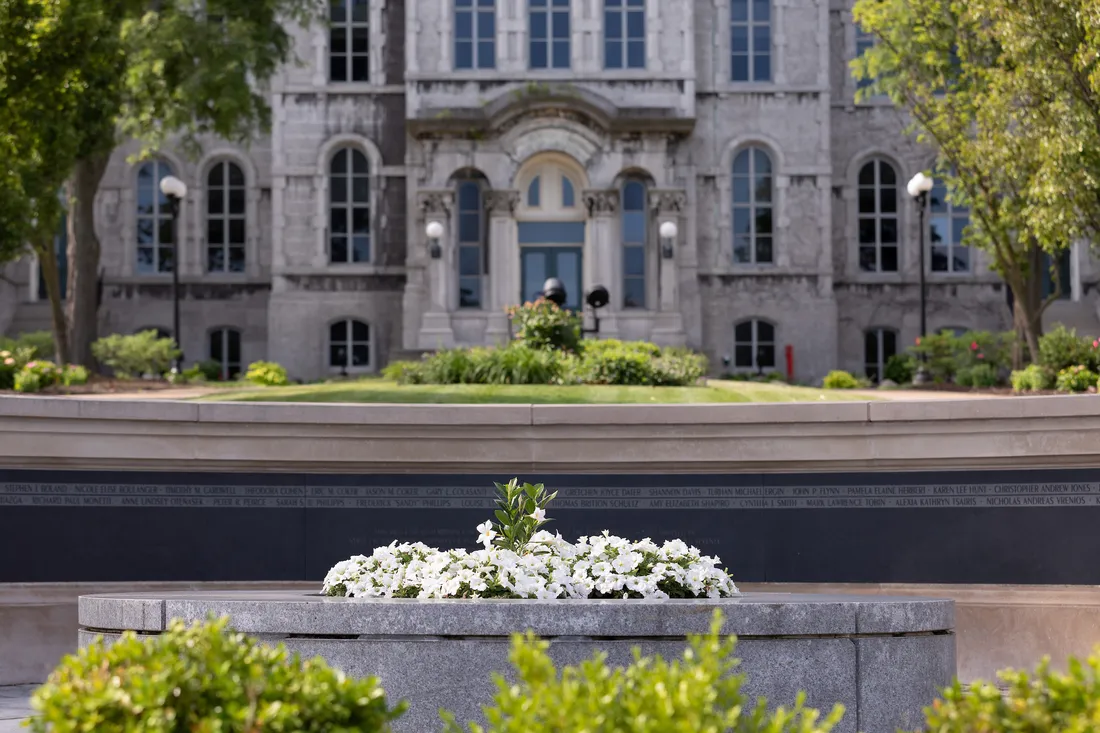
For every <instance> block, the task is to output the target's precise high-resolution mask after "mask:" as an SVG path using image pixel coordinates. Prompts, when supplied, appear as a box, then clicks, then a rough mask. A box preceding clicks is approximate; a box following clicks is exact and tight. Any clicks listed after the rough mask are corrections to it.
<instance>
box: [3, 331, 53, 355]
mask: <svg viewBox="0 0 1100 733" xmlns="http://www.w3.org/2000/svg"><path fill="white" fill-rule="evenodd" d="M0 351H12V352H14V351H29V352H30V357H29V358H32V359H52V358H54V342H53V334H51V333H50V332H49V331H31V332H30V333H22V334H19V335H18V336H16V337H15V338H0Z"/></svg>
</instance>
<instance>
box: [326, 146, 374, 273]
mask: <svg viewBox="0 0 1100 733" xmlns="http://www.w3.org/2000/svg"><path fill="white" fill-rule="evenodd" d="M328 191H329V219H328V222H329V224H328V235H329V260H330V261H331V262H333V263H334V264H341V263H349V262H370V259H371V226H370V224H371V221H370V162H369V161H368V160H367V156H366V155H365V154H364V153H363V151H361V150H359V149H357V148H352V147H344V148H340V149H339V150H337V151H336V152H335V153H334V154H333V156H332V160H331V161H330V162H329V187H328Z"/></svg>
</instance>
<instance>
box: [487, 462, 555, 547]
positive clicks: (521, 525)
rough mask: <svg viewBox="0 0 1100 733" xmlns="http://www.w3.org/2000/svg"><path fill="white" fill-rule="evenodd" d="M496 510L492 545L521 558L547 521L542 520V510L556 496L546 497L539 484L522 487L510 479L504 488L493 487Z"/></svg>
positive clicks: (543, 518) (543, 517)
mask: <svg viewBox="0 0 1100 733" xmlns="http://www.w3.org/2000/svg"><path fill="white" fill-rule="evenodd" d="M496 488H497V498H496V505H497V507H498V509H497V510H496V512H495V515H496V518H497V521H496V523H495V524H494V526H493V529H494V530H495V531H496V533H497V536H496V537H495V538H494V539H493V544H495V545H496V546H497V547H499V548H501V549H503V550H510V551H512V552H514V553H516V554H517V555H522V554H524V553H525V552H526V551H527V548H528V545H530V544H531V538H532V537H534V536H535V532H537V531H538V530H539V527H541V526H542V525H544V524H546V523H547V522H549V521H551V520H549V519H547V518H546V517H545V513H546V506H547V505H548V504H549V503H550V502H551V501H553V500H554V497H555V496H557V495H558V492H556V491H555V492H554V493H552V494H547V493H546V487H545V486H544V485H543V484H523V485H522V486H521V485H520V483H519V479H518V478H514V479H512V480H511V481H509V482H508V483H507V484H500V483H497V484H496Z"/></svg>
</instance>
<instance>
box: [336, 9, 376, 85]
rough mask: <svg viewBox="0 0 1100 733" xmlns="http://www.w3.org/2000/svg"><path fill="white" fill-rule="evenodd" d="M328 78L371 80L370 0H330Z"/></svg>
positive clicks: (346, 80)
mask: <svg viewBox="0 0 1100 733" xmlns="http://www.w3.org/2000/svg"><path fill="white" fill-rule="evenodd" d="M330 2H331V4H330V5H329V24H330V25H329V45H328V53H329V79H330V80H331V81H334V82H348V81H360V82H362V81H370V61H369V57H370V0H330Z"/></svg>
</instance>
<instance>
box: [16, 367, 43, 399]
mask: <svg viewBox="0 0 1100 733" xmlns="http://www.w3.org/2000/svg"><path fill="white" fill-rule="evenodd" d="M44 386H45V385H43V384H42V375H40V374H37V373H35V372H28V371H27V370H25V369H24V370H23V371H21V372H19V373H18V374H16V375H15V391H16V392H22V393H24V394H30V393H32V392H38V391H40V390H41V389H42V388H43V387H44Z"/></svg>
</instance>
